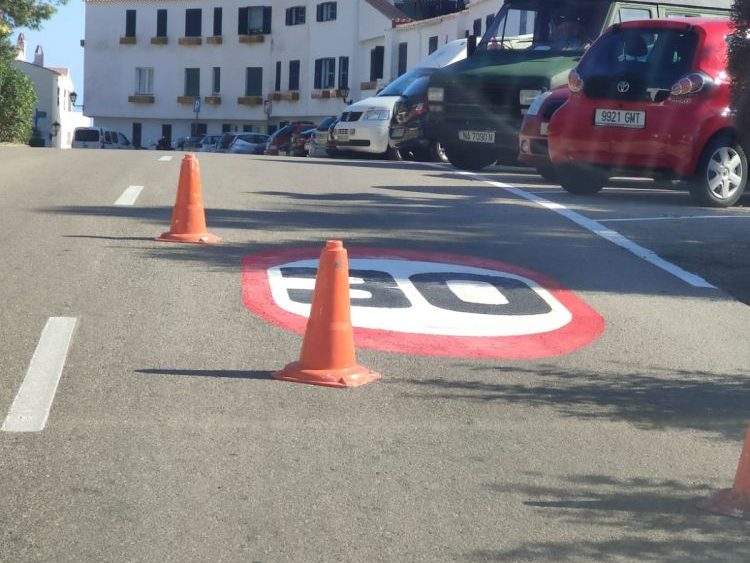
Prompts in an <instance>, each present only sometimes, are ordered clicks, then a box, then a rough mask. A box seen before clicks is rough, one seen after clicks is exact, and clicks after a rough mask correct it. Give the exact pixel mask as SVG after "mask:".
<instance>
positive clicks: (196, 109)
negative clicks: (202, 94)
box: [193, 98, 201, 113]
mask: <svg viewBox="0 0 750 563" xmlns="http://www.w3.org/2000/svg"><path fill="white" fill-rule="evenodd" d="M200 110H201V99H200V98H195V103H194V104H193V111H194V112H195V113H199V112H200Z"/></svg>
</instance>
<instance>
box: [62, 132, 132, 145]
mask: <svg viewBox="0 0 750 563" xmlns="http://www.w3.org/2000/svg"><path fill="white" fill-rule="evenodd" d="M71 147H72V148H74V149H132V148H133V145H132V144H131V142H130V141H129V140H128V138H127V137H126V136H125V135H123V134H122V133H120V132H119V131H109V130H105V129H102V128H100V127H76V128H75V129H74V130H73V142H72V144H71Z"/></svg>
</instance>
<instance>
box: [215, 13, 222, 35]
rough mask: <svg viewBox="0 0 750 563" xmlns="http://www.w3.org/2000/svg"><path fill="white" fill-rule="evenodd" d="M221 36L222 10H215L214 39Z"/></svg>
mask: <svg viewBox="0 0 750 563" xmlns="http://www.w3.org/2000/svg"><path fill="white" fill-rule="evenodd" d="M219 35H221V8H214V37H218V36H219Z"/></svg>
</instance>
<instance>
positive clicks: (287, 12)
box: [263, 8, 292, 27]
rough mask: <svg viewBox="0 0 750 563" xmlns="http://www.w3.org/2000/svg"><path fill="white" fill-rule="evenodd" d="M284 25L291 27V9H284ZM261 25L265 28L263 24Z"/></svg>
mask: <svg viewBox="0 0 750 563" xmlns="http://www.w3.org/2000/svg"><path fill="white" fill-rule="evenodd" d="M286 24H287V25H292V9H291V8H287V9H286ZM263 25H264V27H265V22H264V24H263Z"/></svg>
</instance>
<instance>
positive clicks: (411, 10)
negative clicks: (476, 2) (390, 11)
mask: <svg viewBox="0 0 750 563" xmlns="http://www.w3.org/2000/svg"><path fill="white" fill-rule="evenodd" d="M466 4H467V2H465V1H464V0H397V1H396V2H395V3H394V5H395V6H396V8H398V9H399V10H401V11H402V12H404V13H405V14H406V15H407V16H409V17H410V18H412V19H415V20H426V19H428V18H436V17H438V16H444V15H446V14H452V13H454V12H460V11H461V10H463V9H464V8H466Z"/></svg>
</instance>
